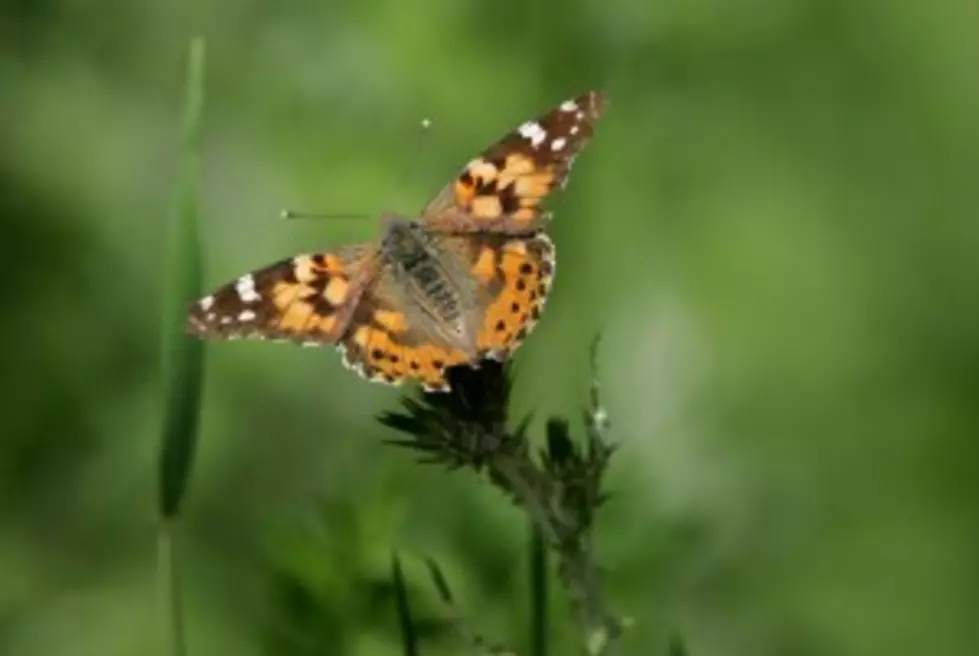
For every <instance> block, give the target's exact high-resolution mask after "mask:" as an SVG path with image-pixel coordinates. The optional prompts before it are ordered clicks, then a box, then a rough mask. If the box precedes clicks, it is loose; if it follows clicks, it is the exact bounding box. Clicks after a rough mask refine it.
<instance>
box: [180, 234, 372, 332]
mask: <svg viewBox="0 0 979 656" xmlns="http://www.w3.org/2000/svg"><path fill="white" fill-rule="evenodd" d="M374 251H375V249H374V248H373V247H370V246H351V247H347V248H342V249H338V250H336V251H334V252H329V253H315V254H311V255H300V256H297V257H293V258H289V259H286V260H282V261H280V262H276V263H275V264H272V265H270V266H267V267H265V268H263V269H259V270H258V271H254V272H252V273H248V274H245V275H243V276H241V277H240V278H238V279H236V280H234V281H232V282H229V283H227V284H225V285H222V286H221V287H218V288H217V289H216V290H215V291H214V292H213V293H211V294H208V295H207V296H205V297H203V298H202V299H200V300H199V301H197V302H196V303H194V304H193V305H192V306H191V307H190V311H189V313H188V322H187V324H188V330H189V332H190V333H191V334H193V335H197V336H199V337H209V338H224V339H234V338H239V337H257V338H260V339H270V338H272V339H290V340H293V341H297V342H301V343H304V344H310V345H314V344H332V343H334V342H335V341H336V340H337V339H339V337H340V336H341V335H342V334H343V331H344V330H345V329H346V327H347V323H349V319H350V315H351V314H352V313H353V310H354V308H355V307H356V304H357V302H358V299H359V297H360V295H361V294H362V293H363V289H364V288H365V287H366V286H367V285H368V284H369V283H370V278H371V277H372V275H373V270H374V266H373V264H374Z"/></svg>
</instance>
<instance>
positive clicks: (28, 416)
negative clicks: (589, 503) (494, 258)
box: [0, 0, 979, 656]
mask: <svg viewBox="0 0 979 656" xmlns="http://www.w3.org/2000/svg"><path fill="white" fill-rule="evenodd" d="M976 24H977V16H976V9H975V3H973V2H965V1H963V0H936V2H932V3H921V2H910V1H909V0H893V1H891V0H889V1H887V2H883V1H876V2H875V1H873V0H871V1H870V2H854V1H852V0H831V1H829V2H827V1H824V0H777V1H776V0H751V1H750V2H735V3H720V2H714V3H707V2H693V3H691V2H669V1H668V0H667V1H664V2H655V3H649V2H636V1H622V2H617V3H611V4H608V3H597V2H571V3H568V2H558V1H557V0H543V1H542V2H538V3H532V4H528V3H521V2H516V1H515V0H508V1H506V2H503V3H502V4H495V5H493V6H492V7H491V8H488V7H487V6H486V5H484V4H481V3H445V2H433V1H430V0H420V1H419V2H413V3H404V2H394V1H393V0H382V1H381V2H379V3H358V4H352V3H347V4H337V3H317V2H309V1H302V0H301V1H299V2H293V3H259V2H256V1H255V0H244V1H243V2H234V3H232V2H223V1H220V0H218V1H217V2H212V3H203V4H200V3H198V4H192V3H169V4H167V3H122V2H110V3H100V4H99V7H98V10H97V11H96V10H93V9H92V7H89V6H88V5H86V4H84V3H70V2H66V1H65V0H50V1H48V2H35V3H28V2H15V3H7V4H5V5H4V6H3V7H0V37H2V38H0V53H2V56H0V89H3V90H4V99H5V102H3V103H0V118H2V120H0V141H2V143H3V144H4V148H3V149H2V152H0V192H2V193H0V217H2V218H0V220H2V221H3V230H4V233H3V234H4V238H3V239H0V279H2V280H3V281H4V296H3V298H4V304H3V307H4V321H3V322H0V337H2V339H0V362H2V363H3V367H2V370H3V372H4V373H5V374H6V375H5V376H4V377H3V378H2V380H0V392H2V394H0V398H2V399H3V401H2V409H3V420H4V424H3V439H2V440H0V486H2V494H0V581H2V582H3V584H2V585H0V620H2V621H0V652H3V653H4V654H11V655H12V656H33V655H35V654H43V655H44V656H66V655H68V654H72V655H74V654H79V653H85V654H88V653H91V654H101V655H105V656H123V655H125V656H129V655H130V654H155V653H162V652H163V650H164V645H165V644H166V642H167V634H166V632H165V631H164V630H162V629H161V627H160V626H159V616H160V608H159V605H160V604H159V598H158V596H157V580H156V577H155V576H154V564H153V562H152V558H151V555H150V554H151V553H152V548H153V545H152V535H153V532H154V530H155V525H154V519H155V518H156V516H157V514H158V513H157V509H158V484H159V471H158V468H157V455H158V454H157V450H158V446H159V441H160V437H161V436H160V430H161V414H160V401H161V390H166V389H167V382H166V379H165V378H164V377H163V374H162V373H161V372H160V366H159V363H160V357H161V353H160V335H159V332H160V325H161V318H160V308H161V306H165V304H166V298H167V295H168V294H170V293H171V292H172V291H173V290H174V289H176V288H175V287H173V286H171V285H170V284H169V283H167V282H166V279H167V275H169V274H165V273H164V272H165V271H167V272H170V271H172V269H170V268H169V265H168V257H169V255H168V253H167V249H166V247H165V244H166V243H167V242H168V241H169V237H168V230H169V228H168V226H170V225H172V222H165V221H162V220H159V219H160V218H161V217H162V216H163V215H164V214H166V212H167V211H168V209H169V208H171V207H172V205H171V204H172V202H173V198H172V195H173V191H174V189H175V188H177V186H179V185H180V182H179V180H176V179H174V175H173V171H174V170H176V169H177V166H176V164H177V162H178V161H179V160H180V158H181V151H180V145H179V143H176V141H177V140H175V139H174V116H175V114H176V108H175V99H177V98H178V97H179V96H180V93H181V91H180V90H181V88H182V86H183V85H184V71H185V63H186V62H185V50H186V44H187V41H188V39H189V38H190V36H191V35H193V34H198V33H205V34H206V35H207V38H208V65H207V69H208V85H207V121H206V130H204V132H203V133H202V137H203V140H204V142H205V144H206V149H205V150H206V152H207V158H206V159H205V160H203V161H202V162H201V170H200V177H199V192H200V206H199V217H198V218H199V224H200V226H199V227H200V230H201V233H200V235H201V245H202V250H203V251H204V255H205V256H206V257H204V258H203V259H204V260H205V261H206V262H207V264H208V266H207V268H206V270H205V271H203V281H204V287H205V288H209V287H210V286H212V285H215V284H218V283H220V282H222V281H225V280H229V279H232V278H233V277H234V276H237V275H239V274H241V273H244V272H245V271H247V270H249V269H251V268H254V267H257V266H260V265H262V264H266V263H269V262H272V261H275V260H277V259H279V258H282V257H286V256H289V255H291V254H294V253H300V252H310V251H315V250H322V249H324V248H328V247H331V246H333V245H336V244H342V243H354V242H364V241H368V240H370V239H371V238H373V236H374V235H375V234H376V229H375V226H373V225H372V224H371V223H370V222H369V221H368V222H361V223H358V222H356V221H344V222H341V221H337V222H322V223H315V222H287V223H283V222H280V221H278V220H277V218H276V217H277V216H278V215H279V211H280V210H281V209H282V208H283V207H296V208H308V209H310V210H323V211H328V212H367V213H371V214H373V213H376V212H377V211H379V210H381V209H389V210H396V211H401V212H405V213H409V212H411V211H412V210H414V209H415V208H418V207H420V206H422V205H423V203H424V202H425V200H427V197H428V196H430V195H431V194H432V193H434V191H435V190H436V189H438V188H439V187H440V186H441V185H442V184H444V183H445V182H446V181H447V180H448V179H449V178H450V176H451V175H452V174H453V173H454V172H456V171H457V170H458V169H459V167H460V166H461V165H462V164H463V163H464V162H465V161H467V160H468V159H469V158H471V157H472V156H473V155H474V154H475V153H476V152H478V151H479V149H481V148H482V147H484V146H485V145H486V144H488V143H489V142H490V141H491V140H492V139H494V138H495V137H496V136H498V135H499V134H501V133H502V132H503V131H505V130H507V129H509V128H511V127H512V126H514V125H516V124H518V123H519V122H520V121H522V120H524V119H525V118H527V117H528V116H532V115H533V114H534V113H535V112H537V111H539V110H541V109H543V108H544V107H546V106H548V105H550V104H551V103H553V102H556V101H558V100H560V99H562V98H564V97H566V96H567V95H570V94H572V93H575V92H578V91H581V90H582V89H586V88H591V87H601V88H603V89H604V90H605V91H606V92H607V94H608V95H609V98H610V106H609V111H608V113H607V115H606V116H605V117H604V118H603V119H602V122H601V123H600V124H599V126H598V129H597V136H596V139H595V141H594V142H593V144H592V145H591V146H589V148H588V150H586V151H585V152H584V153H583V154H582V155H581V157H579V158H578V160H577V161H576V163H575V168H574V171H573V174H572V177H571V179H570V181H569V184H568V186H567V189H566V190H565V191H563V192H562V193H561V194H559V195H556V196H555V198H553V199H551V200H549V201H548V204H549V206H550V209H552V210H553V211H554V214H555V217H556V218H555V221H554V223H553V226H552V229H551V236H552V237H553V239H554V241H555V243H556V245H557V249H558V267H557V278H556V281H555V288H554V294H553V296H552V298H551V299H550V300H549V302H548V306H547V309H546V311H545V312H544V314H543V316H542V320H541V322H540V324H539V325H538V327H537V329H535V332H534V333H533V334H532V335H531V336H530V338H529V339H528V341H527V343H526V344H525V346H523V347H521V350H520V351H519V352H518V354H517V356H516V358H515V366H516V367H518V368H519V377H518V378H517V382H516V383H515V384H514V386H513V388H512V390H510V395H509V402H508V403H509V408H510V414H509V417H508V419H507V426H506V428H507V431H508V432H513V431H516V430H517V429H518V428H519V427H520V421H519V420H520V419H521V418H523V417H525V416H527V415H531V414H532V415H533V417H534V419H533V420H531V421H530V422H529V423H528V424H527V425H526V427H525V429H524V430H525V431H526V435H527V438H528V443H529V447H528V448H529V450H530V452H531V453H532V454H534V455H535V459H536V454H537V453H538V451H539V450H540V449H541V448H546V420H547V418H549V417H555V416H557V417H565V418H569V419H570V420H572V421H571V422H570V423H571V433H572V434H573V437H574V441H575V443H576V444H577V445H579V447H580V448H581V449H582V450H583V451H584V452H587V439H588V434H587V430H588V428H587V426H586V427H585V428H584V429H581V428H579V425H578V422H577V421H575V419H576V417H577V416H578V413H579V411H580V406H581V399H582V398H584V397H585V396H586V394H587V388H588V385H589V379H590V373H589V371H588V367H587V359H586V358H585V357H583V354H584V353H585V352H586V350H587V347H588V343H589V341H590V340H591V338H592V335H593V334H594V333H595V332H596V331H598V330H599V329H601V330H602V332H603V335H604V342H603V347H602V353H603V357H602V362H603V372H602V380H603V382H604V383H605V386H604V388H603V390H602V398H603V401H604V403H605V404H607V407H608V414H609V415H610V416H611V417H613V419H614V420H615V423H614V426H611V427H609V428H608V434H609V438H610V439H612V440H614V442H615V443H616V444H618V445H620V448H619V450H618V451H617V452H616V453H615V455H614V457H613V458H612V461H611V467H610V468H609V470H608V472H607V474H606V475H605V479H604V484H603V490H602V491H603V493H606V494H608V495H609V496H608V499H607V501H606V502H605V503H604V504H603V505H602V506H601V507H600V511H599V512H598V513H597V515H596V516H595V517H594V520H593V531H594V535H595V543H594V545H593V548H594V556H595V561H596V562H599V563H601V564H602V566H603V567H604V571H602V582H603V588H604V589H605V590H606V592H607V595H608V598H609V599H610V600H611V602H612V605H613V607H614V608H615V609H616V610H621V611H622V612H623V613H625V614H628V615H629V616H631V617H632V618H633V621H634V624H633V626H632V627H631V628H629V629H628V630H626V631H625V632H624V633H623V636H622V651H623V653H624V654H650V653H653V654H658V653H664V652H667V653H668V646H669V639H670V635H671V633H672V632H673V631H674V630H682V635H683V636H684V639H685V640H686V643H687V652H688V653H689V654H691V656H700V655H703V654H719V653H723V654H729V655H731V656H748V655H750V656H776V655H779V656H780V655H781V654H797V655H800V656H856V655H858V654H869V653H885V654H889V655H892V656H911V655H917V654H921V653H940V654H970V653H972V652H973V651H974V645H975V642H976V640H975V628H974V627H975V622H974V618H973V616H974V614H975V613H974V609H975V607H976V606H977V604H979V592H977V590H976V586H975V585H974V584H973V583H972V578H971V577H970V576H969V575H968V573H969V572H970V571H971V565H970V563H971V562H972V561H973V558H974V550H975V548H974V545H975V543H976V540H977V539H979V520H977V518H979V513H976V512H975V499H976V498H979V476H977V475H976V473H977V472H976V467H975V463H977V462H979V443H977V441H976V440H975V434H976V427H977V425H979V410H977V404H976V403H975V399H976V397H977V394H979V375H977V371H979V351H977V344H979V307H977V305H976V303H975V298H976V296H977V292H979V289H977V281H979V258H976V257H975V250H976V248H975V244H976V243H979V222H977V221H976V220H975V217H976V215H977V210H979V201H977V196H976V193H975V182H974V177H975V176H974V172H975V171H976V170H979V133H977V130H976V127H975V123H976V122H975V117H976V116H977V115H979V86H977V83H976V75H975V62H976V61H979V40H977V39H976V38H975V34H974V31H975V30H974V29H973V26H974V25H976ZM425 117H427V118H430V119H431V120H432V129H431V130H430V134H429V135H428V136H426V138H425V139H426V141H425V145H424V147H423V149H422V150H421V154H420V155H419V156H418V158H417V165H415V166H412V165H411V164H410V163H413V162H415V159H414V156H413V153H414V152H415V151H416V150H417V149H418V145H417V141H418V137H417V130H416V127H415V126H417V124H418V121H419V120H420V119H422V118H425ZM406 170H407V175H406ZM208 361H209V367H208V376H207V377H206V384H205V389H204V390H203V392H204V394H203V398H204V399H205V400H206V402H205V403H204V404H203V407H202V408H201V411H202V412H201V440H200V444H199V449H198V450H197V453H196V454H195V458H194V465H193V471H194V474H193V483H192V496H191V497H190V498H191V499H192V500H193V503H192V504H183V506H182V511H181V513H180V515H181V525H180V538H181V539H180V545H179V546H180V549H179V553H180V556H181V558H180V562H181V579H182V581H183V582H184V589H183V591H182V592H183V598H184V600H185V601H186V614H187V618H188V621H187V632H188V634H189V638H190V642H191V647H192V649H191V650H190V651H191V652H192V653H198V652H199V653H208V654H242V655H243V656H251V655H257V654H262V653H269V654H275V655H276V656H313V655H318V654H322V653H331V654H351V655H355V656H393V655H394V654H398V653H399V652H400V650H401V646H402V645H401V638H400V629H399V626H398V624H397V621H396V617H395V614H394V612H393V609H394V608H395V603H394V596H395V593H394V589H393V586H392V581H391V572H390V567H391V563H390V554H391V552H392V550H397V552H398V553H400V554H403V555H404V556H403V562H402V565H403V567H404V574H405V579H406V583H407V586H408V592H409V598H410V600H411V604H412V611H413V616H414V619H415V624H416V628H418V631H419V638H420V645H421V648H422V650H423V653H425V654H426V656H429V655H431V656H439V655H440V654H456V653H458V652H459V638H458V636H457V635H456V634H455V632H454V631H453V630H451V629H450V628H447V627H445V626H444V625H443V623H440V622H438V621H437V620H438V619H440V618H444V610H445V609H444V605H443V603H442V601H441V599H440V598H439V596H438V592H437V591H436V590H435V589H434V587H433V586H432V585H431V581H430V577H429V576H428V575H427V572H424V571H422V572H419V571H418V570H419V569H421V570H424V567H423V566H420V565H419V562H420V561H419V559H418V558H417V557H414V558H411V557H408V556H407V554H423V555H424V556H427V557H431V558H432V559H433V560H435V561H436V562H438V563H439V566H440V567H441V568H442V570H443V571H444V573H445V577H446V579H447V580H448V581H449V582H450V583H451V584H452V591H453V593H454V596H455V599H456V600H457V602H458V605H459V607H460V609H461V610H462V614H463V615H464V616H465V618H466V619H467V621H468V622H470V623H471V625H472V626H473V627H477V628H478V630H479V631H480V632H481V633H482V634H484V635H487V636H492V637H497V636H499V637H500V638H514V644H513V645H512V648H513V650H514V651H516V652H517V653H519V654H521V655H523V654H529V653H532V647H531V637H530V636H531V635H532V631H531V630H530V629H529V627H528V622H529V621H530V619H529V618H530V617H531V616H532V613H531V603H532V602H531V598H530V595H529V594H528V592H527V585H528V571H529V570H530V562H529V560H528V559H529V555H528V549H527V545H526V543H527V539H528V536H527V526H526V521H525V518H524V516H523V514H522V513H521V512H519V511H517V510H516V509H514V508H513V507H512V506H510V505H509V504H507V503H506V500H505V499H504V498H502V497H501V494H500V493H499V492H498V491H497V490H494V489H492V488H490V486H486V485H484V484H483V483H484V482H483V481H477V480H473V477H471V476H469V475H468V473H469V472H468V470H465V469H463V470H460V471H457V472H455V473H452V474H449V473H446V472H445V471H444V468H442V467H419V466H418V465H417V463H416V462H414V461H413V460H412V459H411V458H409V457H406V454H400V455H399V452H398V451H397V450H393V449H390V448H386V447H385V446H384V444H383V442H384V441H385V440H388V439H391V438H393V437H397V435H396V434H395V433H394V432H392V431H391V430H390V429H387V428H383V427H380V426H379V425H378V424H377V422H376V421H375V420H374V418H375V417H376V416H377V415H378V414H379V413H382V412H384V411H386V410H387V411H389V410H392V409H396V408H397V407H398V403H399V401H398V394H397V392H395V391H392V390H389V389H386V388H382V387H380V386H375V385H370V384H368V383H364V382H361V381H359V380H356V379H355V378H353V377H352V376H351V375H350V373H349V372H347V371H345V370H343V368H342V367H341V366H340V364H339V363H338V362H337V359H336V358H335V357H334V354H332V353H322V352H318V351H316V350H309V349H293V348H290V347H289V346H286V345H278V344H266V343H244V342H238V343H231V344H219V345H215V346H214V348H208ZM189 434H190V433H186V432H185V433H184V435H189ZM422 455H424V454H422ZM177 469H179V468H177ZM179 496H180V495H179V494H174V495H173V497H172V499H177V498H179ZM174 507H175V508H178V509H179V507H180V504H179V503H178V504H177V506H174ZM552 562H553V566H552V568H550V570H549V571H548V572H547V581H548V583H549V586H550V587H549V591H550V595H549V597H550V605H549V609H550V617H549V618H548V619H549V629H550V630H549V632H548V635H549V639H550V641H551V642H550V644H549V645H548V647H549V653H551V654H566V653H574V649H575V648H576V646H577V644H578V643H579V641H580V636H579V633H578V631H577V621H576V619H575V617H574V616H573V615H571V614H569V613H567V612H566V610H565V609H566V608H567V607H568V602H569V601H570V600H569V599H568V598H567V594H566V593H565V592H564V587H563V586H562V585H561V582H560V580H559V578H558V572H557V571H556V570H557V562H556V561H552ZM432 618H435V619H432Z"/></svg>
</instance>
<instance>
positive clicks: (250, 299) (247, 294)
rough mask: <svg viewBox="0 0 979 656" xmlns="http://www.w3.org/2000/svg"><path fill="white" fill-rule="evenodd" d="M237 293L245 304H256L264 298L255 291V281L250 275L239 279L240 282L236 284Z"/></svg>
mask: <svg viewBox="0 0 979 656" xmlns="http://www.w3.org/2000/svg"><path fill="white" fill-rule="evenodd" d="M235 291H237V292H238V296H239V297H240V298H241V300H242V301H244V302H245V303H254V302H255V301H258V300H260V299H261V298H262V297H261V296H259V295H258V292H256V291H255V279H254V278H253V277H252V274H250V273H249V274H247V275H244V276H242V277H241V278H238V282H236V283H235Z"/></svg>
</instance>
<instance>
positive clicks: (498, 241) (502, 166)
mask: <svg viewBox="0 0 979 656" xmlns="http://www.w3.org/2000/svg"><path fill="white" fill-rule="evenodd" d="M603 106H604V99H603V97H602V96H601V94H599V93H597V92H589V93H586V94H582V95H581V96H578V97H577V98H574V99H572V100H568V101H565V102H564V103H562V104H561V105H559V106H558V107H556V108H554V109H552V110H551V111H549V112H547V113H545V114H543V115H542V116H540V117H539V118H537V119H536V120H534V121H527V122H525V123H523V124H522V125H520V126H519V127H518V128H517V129H516V130H514V131H513V132H511V133H509V134H508V135H506V136H505V137H504V138H503V139H502V140H500V141H499V142H497V143H496V144H494V145H493V146H491V147H490V148H489V149H487V150H486V151H485V152H484V153H483V154H482V155H481V156H479V157H477V158H476V159H474V160H472V161H471V162H469V164H467V165H466V167H465V168H464V169H463V171H462V172H461V173H460V174H459V175H458V176H457V177H456V178H455V179H454V180H453V181H452V182H450V183H449V184H448V185H447V186H446V187H445V188H443V189H442V191H441V192H440V193H439V194H438V195H437V196H436V197H435V198H434V200H432V202H430V203H429V204H428V206H427V207H425V208H424V210H423V211H422V212H421V214H420V216H418V217H417V218H410V217H404V216H400V215H396V214H385V215H383V216H382V221H383V226H384V227H383V231H382V235H381V238H380V239H379V240H378V242H377V243H375V244H364V245H357V246H346V247H341V248H337V249H334V250H332V251H329V252H324V253H314V254H309V255H299V256H296V257H293V258H288V259H285V260H282V261H280V262H277V263H275V264H272V265H270V266H268V267H265V268H263V269H259V270H257V271H254V272H252V273H249V274H245V275H244V276H241V277H240V278H238V279H237V280H235V281H233V282H230V283H228V284H226V285H223V286H221V287H219V288H218V289H217V290H215V291H214V292H213V293H211V294H209V295H208V296H205V297H204V298H202V299H200V300H199V301H197V302H196V303H195V304H193V305H192V306H191V308H190V311H189V314H188V330H189V332H190V333H191V334H194V335H197V336H200V337H209V338H225V339H231V338H236V337H259V338H273V339H284V340H289V341H295V342H299V343H302V344H304V345H311V346H320V345H336V347H337V348H338V349H339V350H340V351H341V352H342V353H343V355H344V364H345V365H346V366H347V367H348V368H350V369H353V370H355V371H357V372H358V373H359V374H361V375H362V376H364V377H366V378H368V379H370V380H375V381H380V382H386V383H391V384H397V383H401V382H403V381H405V380H416V381H418V382H420V383H421V384H422V385H423V386H424V388H425V389H426V390H429V391H446V390H447V389H448V382H447V380H446V376H445V370H446V369H447V368H449V367H451V366H456V365H460V364H470V365H476V364H477V363H478V361H479V360H480V359H481V358H486V357H488V358H494V359H504V358H506V357H507V356H508V355H509V354H510V353H512V352H513V350H514V349H516V348H517V347H518V346H519V345H520V344H521V343H522V342H523V340H524V338H525V337H526V336H527V334H528V333H529V332H530V330H531V329H532V328H533V326H534V324H535V323H536V322H537V319H538V317H539V316H540V312H541V310H542V308H543V305H544V302H545V301H546V299H547V296H548V294H549V293H550V288H551V283H552V281H553V277H554V266H555V257H554V245H553V244H552V242H551V240H550V239H549V238H548V237H547V235H546V234H544V232H543V226H544V222H545V219H546V218H547V217H546V215H545V214H544V213H543V212H542V211H541V209H540V203H541V201H542V200H543V199H544V197H545V196H546V195H547V194H548V193H550V191H551V190H552V189H554V188H555V187H558V186H563V184H564V182H565V181H566V178H567V174H568V171H569V169H570V166H571V163H572V161H573V159H574V157H575V155H576V154H577V153H578V152H579V151H580V150H581V148H582V147H583V146H584V144H585V143H586V142H587V140H588V139H589V138H590V137H591V135H592V131H593V122H594V121H595V120H596V119H597V118H598V116H599V115H600V114H601V111H602V109H603Z"/></svg>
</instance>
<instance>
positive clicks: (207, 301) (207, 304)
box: [197, 296, 214, 312]
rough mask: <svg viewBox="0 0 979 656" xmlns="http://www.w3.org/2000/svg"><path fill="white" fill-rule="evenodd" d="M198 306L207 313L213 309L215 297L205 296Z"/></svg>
mask: <svg viewBox="0 0 979 656" xmlns="http://www.w3.org/2000/svg"><path fill="white" fill-rule="evenodd" d="M197 304H198V305H199V306H200V307H201V309H202V310H204V311H205V312H207V311H208V310H210V309H211V306H212V305H214V297H213V296H205V297H204V298H202V299H201V300H200V301H198V303H197Z"/></svg>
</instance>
